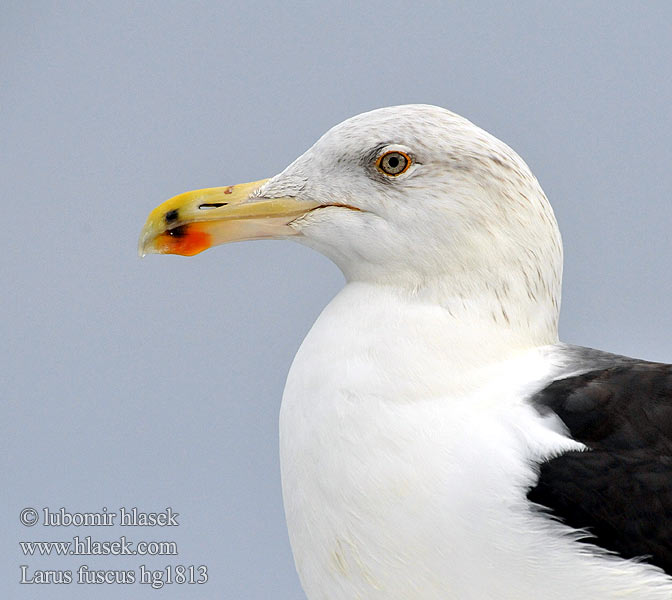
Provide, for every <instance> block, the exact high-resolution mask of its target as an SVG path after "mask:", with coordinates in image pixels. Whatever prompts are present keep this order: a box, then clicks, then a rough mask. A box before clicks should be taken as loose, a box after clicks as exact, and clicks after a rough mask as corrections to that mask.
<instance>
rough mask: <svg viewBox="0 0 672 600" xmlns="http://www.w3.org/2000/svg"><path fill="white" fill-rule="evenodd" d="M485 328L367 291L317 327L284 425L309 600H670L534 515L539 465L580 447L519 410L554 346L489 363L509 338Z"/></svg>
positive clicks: (289, 393) (290, 385)
mask: <svg viewBox="0 0 672 600" xmlns="http://www.w3.org/2000/svg"><path fill="white" fill-rule="evenodd" d="M465 326H466V327H468V330H465ZM485 331H488V332H489V335H488V337H486V336H485V334H484V333H483V332H485ZM483 332H482V331H481V329H480V328H479V325H478V324H477V323H471V324H468V325H466V324H464V323H460V322H459V321H456V319H455V318H454V317H453V316H451V315H450V314H448V313H447V312H446V311H444V310H443V309H441V308H440V307H438V306H430V305H425V304H422V303H420V302H408V300H402V299H401V298H399V297H398V296H396V295H395V294H393V293H392V292H390V291H385V290H382V289H380V288H376V287H374V286H365V285H362V284H349V285H348V286H346V288H345V289H344V290H343V291H342V292H341V293H340V294H339V295H338V296H337V298H335V299H334V301H332V303H331V304H330V305H329V306H328V307H327V308H326V309H325V311H324V312H323V314H322V315H321V316H320V318H319V319H318V321H317V322H316V323H315V325H314V326H313V329H312V330H311V332H310V333H309V335H308V336H307V338H306V340H305V341H304V343H303V345H302V346H301V348H300V350H299V352H298V354H297V356H296V358H295V361H294V364H293V366H292V369H291V371H290V374H289V377H288V380H287V385H286V388H285V393H284V397H283V404H282V409H281V415H280V453H281V467H282V480H283V495H284V502H285V510H286V515H287V523H288V527H289V535H290V540H291V544H292V550H293V552H294V558H295V561H296V566H297V570H298V572H299V576H300V578H301V582H302V585H303V587H304V590H305V591H306V594H307V595H308V598H309V599H310V600H321V599H327V598H328V599H333V600H341V599H343V600H346V599H347V600H351V599H353V598H362V599H368V598H371V599H374V598H376V599H377V598H380V599H383V598H384V599H386V600H394V599H400V600H401V599H403V600H409V599H411V598H412V599H416V600H424V599H442V600H445V599H449V598H455V599H459V600H468V599H471V598H473V599H474V600H483V599H488V598H497V599H504V598H510V599H512V600H513V599H515V600H525V599H527V598H529V599H534V600H537V599H539V598H545V599H551V598H558V599H560V598H563V599H566V598H585V599H588V598H590V599H601V598H604V599H606V598H617V597H618V598H620V597H624V596H623V594H624V593H626V597H628V598H647V599H655V598H658V597H659V598H663V597H664V598H669V597H671V596H670V590H669V588H668V589H667V590H665V589H663V588H662V587H660V588H656V590H657V591H656V590H654V588H651V587H650V586H649V582H651V581H653V582H655V581H656V580H657V579H661V581H662V578H660V577H659V576H658V574H657V572H656V571H654V570H653V569H650V568H648V567H645V566H641V565H636V564H631V563H625V565H624V566H623V563H622V561H621V563H620V568H616V566H615V564H614V563H613V561H612V560H610V559H609V558H607V557H605V556H599V555H591V554H589V553H587V552H586V547H585V545H579V544H578V542H576V541H574V540H573V538H572V537H571V535H568V533H571V532H569V531H568V529H567V528H565V527H564V526H561V525H559V524H557V523H554V522H553V521H551V520H550V519H548V518H547V517H545V516H543V515H541V514H539V513H537V512H536V511H534V510H532V509H531V508H530V505H529V503H528V502H527V500H526V498H525V492H526V489H527V488H528V487H529V486H530V485H531V484H533V482H534V480H535V478H536V472H535V467H534V464H535V461H538V460H539V459H541V458H543V457H545V456H548V455H550V454H552V453H554V452H558V451H561V450H564V449H571V448H574V449H575V448H580V447H581V446H580V445H579V444H577V443H575V442H573V441H571V440H569V439H567V438H566V437H565V436H564V435H563V434H562V431H561V427H559V426H558V424H557V423H556V422H547V421H545V420H544V419H543V418H542V417H540V416H539V415H538V414H537V413H536V412H535V411H534V410H533V409H532V408H530V407H528V406H526V405H525V403H524V400H523V399H524V397H525V396H526V395H528V394H529V393H530V392H532V391H533V390H534V389H535V386H536V388H538V387H541V386H542V385H543V383H544V381H547V380H548V379H549V378H550V371H551V369H550V367H549V361H548V349H531V350H523V349H516V348H515V343H514V344H513V351H512V353H511V355H510V356H509V355H507V356H505V357H504V358H503V359H502V360H496V357H497V355H498V354H500V355H502V354H503V353H502V350H501V348H504V347H505V346H506V347H511V344H509V345H508V346H507V344H506V343H505V341H504V340H499V341H498V340H497V339H496V336H493V335H492V326H491V324H488V326H487V327H485V326H484V328H483ZM509 342H510V340H509ZM500 343H501V348H499V344H500ZM476 357H477V358H478V360H473V359H472V358H476ZM488 357H490V359H488ZM477 364H478V365H479V366H478V367H474V365H477ZM633 582H638V585H639V584H641V586H643V587H641V588H640V589H639V591H638V590H637V589H634V590H633V589H632V584H633ZM656 594H659V595H656ZM663 594H664V595H663Z"/></svg>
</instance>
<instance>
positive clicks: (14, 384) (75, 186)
mask: <svg viewBox="0 0 672 600" xmlns="http://www.w3.org/2000/svg"><path fill="white" fill-rule="evenodd" d="M671 22H672V4H671V3H669V2H649V3H643V4H639V3H638V4H634V3H629V2H615V1H612V0H609V1H603V2H592V3H585V2H569V3H566V4H564V5H563V6H559V5H558V4H557V3H536V2H523V3H517V5H516V6H515V8H504V7H503V3H497V2H493V3H490V2H480V3H472V2H468V3H467V2H464V3H453V2H443V3H439V2H435V3H431V2H428V3H422V4H420V3H409V2H402V1H397V0H388V1H386V2H365V3H364V2H362V3H353V2H347V1H346V2H316V3H313V2H310V3H309V2H306V3H301V2H296V3H292V4H290V3H274V2H259V3H257V2H239V3H233V2H206V1H204V2H189V3H175V2H158V1H156V2H143V3H133V2H126V1H123V0H122V1H119V0H117V1H115V2H106V3H102V2H101V3H90V2H68V3H60V2H38V1H36V2H18V1H9V2H7V1H5V2H3V4H2V8H1V9H0V49H1V50H0V74H1V76H2V77H1V82H2V83H1V85H0V139H1V140H2V143H1V144H0V152H1V153H2V156H1V158H0V181H2V187H1V189H2V208H3V212H4V227H3V234H2V236H1V238H0V245H1V253H0V256H2V258H1V259H0V269H1V271H0V273H1V275H2V282H3V292H2V294H1V295H0V303H1V305H0V310H1V314H2V320H1V322H0V335H1V339H2V369H1V371H0V390H1V391H0V394H1V400H2V404H1V406H2V419H0V423H1V424H0V439H1V440H2V446H1V452H0V461H1V463H0V464H1V465H2V467H1V468H2V481H3V482H4V483H3V486H2V493H1V494H0V497H1V498H2V500H1V504H0V508H1V509H2V510H1V513H0V514H1V515H2V518H1V519H0V540H1V544H0V565H1V566H2V571H1V572H0V590H1V592H2V593H0V596H2V597H3V598H17V599H23V598H31V599H34V598H49V599H50V600H51V599H55V600H58V599H60V598H87V599H88V598H95V599H97V598H106V599H107V598H141V599H143V598H157V597H159V596H160V597H162V598H181V599H184V598H206V599H209V598H213V599H214V598H223V599H239V598H259V599H262V598H263V599H266V598H278V599H295V598H298V599H300V598H303V594H302V592H301V589H300V586H299V582H298V579H297V577H296V575H295V572H294V566H293V561H292V557H291V552H290V548H289V543H288V539H287V534H286V531H285V523H284V515H283V510H282V498H281V492H280V477H279V466H278V451H277V417H278V410H279V405H280V398H281V392H282V388H283V385H284V380H285V375H286V373H287V370H288V368H289V365H290V363H291V360H292V358H293V356H294V354H295V352H296V350H297V348H298V346H299V344H300V343H301V340H302V339H303V336H304V335H305V334H306V332H307V331H308V329H309V328H310V326H311V324H312V322H313V321H314V319H315V318H316V316H317V315H318V314H319V312H320V311H321V309H322V308H323V307H324V306H325V305H326V303H327V302H328V301H329V299H330V298H331V297H332V296H333V295H334V294H335V293H336V292H337V291H338V289H339V288H340V287H341V285H342V277H341V275H340V273H339V272H338V270H337V269H336V267H334V266H333V265H332V264H331V263H329V262H328V261H327V260H326V259H325V258H323V257H322V256H320V255H317V254H315V253H313V252H311V251H310V250H308V249H306V248H303V247H301V246H298V245H294V244H292V243H290V242H255V243H244V244H233V245H230V246H224V247H219V248H216V249H214V250H211V251H208V252H206V253H204V254H202V255H200V256H197V257H195V258H191V259H184V258H181V257H172V256H168V257H157V256H150V257H148V258H146V259H145V260H142V261H141V260H139V259H138V258H137V256H136V244H137V236H138V233H139V231H140V228H141V226H142V224H143V223H144V220H145V218H146V216H147V213H148V212H149V210H150V209H152V208H153V207H154V206H155V205H157V204H158V203H159V202H161V201H163V200H164V199H166V198H168V197H170V196H172V195H174V194H176V193H178V192H182V191H186V190H189V189H193V188H197V187H208V186H216V185H225V184H232V183H238V182H244V181H251V180H255V179H260V178H263V177H267V176H271V175H273V174H275V173H277V172H278V171H280V170H281V169H282V168H284V167H285V166H286V165H287V164H288V163H289V162H290V161H292V160H293V159H294V158H295V157H296V156H298V155H299V154H300V153H302V152H303V151H304V150H306V149H307V148H308V147H309V146H310V145H311V144H312V143H313V142H314V141H315V140H316V139H317V138H318V137H319V136H320V135H321V134H322V133H323V132H324V131H326V130H327V129H328V128H329V127H331V126H332V125H334V124H336V123H338V122H340V121H341V120H343V119H345V118H347V117H349V116H351V115H353V114H356V113H359V112H362V111H365V110H369V109H372V108H376V107H380V106H386V105H391V104H400V103H407V102H423V103H432V104H438V105H441V106H445V107H447V108H450V109H452V110H454V111H456V112H458V113H460V114H463V115H464V116H466V117H468V118H469V119H471V120H472V121H474V122H475V123H477V124H478V125H480V126H482V127H484V128H485V129H487V130H488V131H490V132H492V133H493V134H495V135H497V136H498V137H500V138H501V139H503V140H504V141H506V142H507V143H508V144H510V145H511V146H512V147H513V148H514V149H516V150H517V151H518V152H519V153H520V154H521V155H522V156H523V158H524V159H525V160H526V161H527V162H528V164H529V165H530V166H531V168H532V170H533V171H534V173H535V174H536V175H537V177H538V178H539V180H540V181H541V183H542V186H543V187H544V189H545V191H546V193H547V195H548V196H549V198H550V200H551V202H552V204H553V206H554V208H555V211H556V215H557V217H558V220H559V222H560V226H561V229H562V232H563V236H564V243H565V253H566V262H565V278H564V298H563V311H562V321H561V334H562V338H563V339H564V340H565V341H568V342H572V343H578V344H583V345H589V346H593V347H598V348H603V349H607V350H611V351H615V352H620V353H625V354H629V355H634V356H640V357H644V358H648V359H655V360H661V361H668V362H672V343H671V342H670V331H671V330H672V314H671V312H670V309H669V303H670V301H669V298H670V295H671V292H672V272H671V269H670V264H671V263H670V257H671V256H672V239H671V236H670V223H672V203H671V202H670V200H671V199H672V194H671V193H670V192H671V190H672V169H671V168H670V165H672V143H671V142H670V140H671V139H672V117H671V112H670V105H671V99H672V77H671V73H670V65H671V64H672V30H671V29H670V23H671ZM45 506H47V507H50V508H51V509H53V510H58V509H59V508H60V507H62V506H63V507H66V508H67V509H68V510H70V511H73V512H74V511H100V510H101V508H102V507H103V506H106V507H108V508H109V510H110V511H116V510H117V509H118V508H119V507H120V506H125V507H128V508H131V507H133V506H137V507H138V508H139V509H141V510H145V511H160V510H163V509H164V508H165V507H167V506H170V507H172V508H173V509H174V510H175V511H177V512H179V513H180V517H179V522H180V525H179V527H177V528H173V529H170V528H165V529H161V530H158V528H144V529H142V528H135V529H133V528H118V527H115V528H79V529H75V528H72V527H70V528H47V527H42V526H41V525H37V526H35V527H33V528H26V527H23V526H21V525H20V524H19V520H18V516H19V512H20V510H21V509H22V508H24V507H35V508H37V509H39V510H41V509H42V508H43V507H45ZM74 535H79V536H80V537H85V536H86V535H91V536H92V537H93V538H94V539H99V540H106V539H115V538H118V537H119V536H120V535H126V536H127V538H128V539H130V540H133V541H135V542H137V541H140V540H148V541H151V540H174V541H176V542H177V544H178V549H179V556H165V557H129V558H124V557H117V556H108V557H100V558H98V557H66V558H60V559H59V558H57V557H23V556H22V554H21V552H20V549H19V544H18V542H19V541H20V540H68V539H71V538H72V537H73V536H74ZM20 564H28V565H29V566H30V569H31V571H33V570H34V569H72V570H73V571H74V570H76V569H77V567H78V566H79V565H80V564H87V565H89V566H90V567H91V568H92V569H94V568H96V569H118V570H119V569H136V570H137V569H138V567H139V565H141V564H145V565H147V566H148V567H150V568H152V569H155V568H162V567H165V566H166V565H177V564H183V565H191V564H194V565H201V564H205V565H208V567H209V576H210V580H209V582H208V583H207V584H205V585H200V586H196V585H191V586H188V585H176V584H173V585H168V586H166V587H165V588H164V589H162V590H152V589H150V588H149V586H147V585H140V584H138V583H136V584H134V585H129V586H121V585H97V586H94V585H86V586H84V585H77V584H76V583H73V584H70V585H60V586H59V585H45V586H38V585H19V584H18V580H19V565H20Z"/></svg>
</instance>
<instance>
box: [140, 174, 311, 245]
mask: <svg viewBox="0 0 672 600" xmlns="http://www.w3.org/2000/svg"><path fill="white" fill-rule="evenodd" d="M266 181H268V180H267V179H262V180H260V181H253V182H251V183H240V184H238V185H231V186H229V187H219V188H206V189H203V190H195V191H193V192H186V193H184V194H180V195H179V196H175V197H173V198H171V199H170V200H167V201H166V202H164V203H163V204H161V205H159V206H157V207H156V208H155V209H154V210H153V211H152V212H151V213H149V217H148V218H147V222H146V223H145V226H144V227H143V228H142V232H141V233H140V242H139V244H138V253H139V254H140V256H144V255H145V254H181V255H182V256H193V255H194V254H198V253H199V252H203V250H207V249H208V248H210V247H212V246H217V245H219V244H225V243H227V242H237V241H242V240H257V239H264V238H285V237H288V236H292V235H296V232H295V231H294V230H293V229H292V228H291V227H289V223H291V222H292V221H294V220H295V219H297V218H299V217H301V216H302V215H305V214H306V213H307V212H309V211H311V210H312V209H314V208H317V206H318V204H316V203H312V202H307V201H305V200H301V201H300V200H297V199H296V198H294V197H291V196H285V197H281V198H270V199H269V198H262V197H259V198H257V197H255V194H254V192H256V191H257V190H258V189H259V188H260V187H261V186H262V185H263V184H264V183H265V182H266Z"/></svg>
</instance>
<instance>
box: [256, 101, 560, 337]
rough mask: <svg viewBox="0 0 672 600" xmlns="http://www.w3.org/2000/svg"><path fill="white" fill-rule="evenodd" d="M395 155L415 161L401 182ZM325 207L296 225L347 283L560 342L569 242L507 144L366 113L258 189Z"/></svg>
mask: <svg viewBox="0 0 672 600" xmlns="http://www.w3.org/2000/svg"><path fill="white" fill-rule="evenodd" d="M389 150H402V151H403V152H405V153H407V154H408V155H409V156H410V157H411V158H412V160H413V163H412V166H411V167H410V168H409V169H408V171H406V172H405V173H404V174H402V175H400V176H398V177H388V176H385V175H384V174H382V173H381V172H380V171H379V170H378V169H377V168H376V166H375V162H376V158H377V157H378V156H380V155H381V154H382V153H384V152H386V151H389ZM287 194H291V195H294V196H296V197H297V198H299V199H301V198H304V199H306V200H310V201H315V202H319V203H321V204H323V205H325V204H343V205H347V206H349V207H354V208H357V209H359V210H358V211H354V210H351V209H349V208H345V207H338V206H327V207H324V208H321V209H318V210H315V211H312V212H310V213H308V214H307V215H306V216H305V217H303V218H301V219H298V220H297V221H295V222H294V223H293V224H292V226H293V227H294V229H295V230H296V231H297V232H299V233H300V235H299V236H296V237H295V238H294V239H295V240H297V241H300V242H302V243H304V244H306V245H308V246H311V247H312V248H315V249H316V250H318V251H320V252H322V253H323V254H325V255H326V256H328V257H329V258H331V259H332V260H333V261H334V262H335V263H336V264H337V265H338V266H339V267H340V269H341V270H342V271H343V273H344V275H345V277H346V279H347V280H348V281H366V282H372V283H377V284H386V285H390V286H395V287H398V288H399V289H400V290H401V291H402V292H405V293H410V294H415V295H418V296H422V297H425V298H427V299H431V301H436V302H439V303H440V304H442V305H443V306H444V307H445V308H446V309H448V310H449V311H451V312H455V313H459V312H460V311H461V309H462V308H463V307H464V306H465V304H468V305H469V310H470V311H471V312H472V313H473V311H475V310H477V311H480V313H481V314H480V316H481V317H482V318H487V319H489V320H491V321H494V322H495V323H497V324H498V325H501V326H503V327H511V328H512V329H515V330H517V331H518V332H519V333H520V332H523V331H524V332H525V334H526V337H528V336H529V340H530V341H533V343H534V344H536V345H542V344H549V343H554V342H555V341H557V319H558V311H559V304H560V286H561V276H562V245H561V240H560V234H559V231H558V228H557V224H556V221H555V217H554V215H553V211H552V209H551V207H550V205H549V203H548V201H547V199H546V196H545V195H544V192H543V191H542V189H541V187H540V186H539V183H538V182H537V180H536V178H535V177H534V176H533V175H532V173H531V172H530V170H529V168H528V167H527V165H526V164H525V163H524V162H523V160H522V159H521V158H520V157H519V156H518V155H517V154H516V153H515V152H514V151H513V150H512V149H511V148H509V147H508V146H507V145H506V144H504V143H502V142H501V141H499V140H498V139H497V138H495V137H493V136H492V135H490V134H488V133H487V132H485V131H483V130H482V129H480V128H478V127H476V126H475V125H474V124H472V123H471V122H469V121H468V120H466V119H464V118H462V117H460V116H458V115H456V114H454V113H452V112H450V111H448V110H445V109H442V108H438V107H435V106H428V105H406V106H394V107H388V108H382V109H379V110H374V111H371V112H368V113H363V114H360V115H357V116H355V117H353V118H351V119H348V120H346V121H344V122H343V123H340V124H339V125H337V126H335V127H334V128H332V129H331V130H330V131H328V132H327V133H326V134H325V135H324V136H322V138H321V139H320V140H318V141H317V142H316V143H315V145H314V146H313V147H312V148H310V149H309V150H308V151H307V152H306V153H305V154H303V155H302V156H301V157H299V158H298V159H297V160H296V161H294V162H293V163H292V164H291V165H290V166H289V167H287V169H285V170H284V171H283V172H282V173H280V174H279V175H277V176H276V177H274V178H273V179H271V180H270V181H269V182H268V183H267V184H266V186H264V187H263V188H262V189H261V190H260V195H262V196H266V197H275V196H283V195H287Z"/></svg>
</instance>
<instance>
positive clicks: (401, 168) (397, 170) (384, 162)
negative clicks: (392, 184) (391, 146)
mask: <svg viewBox="0 0 672 600" xmlns="http://www.w3.org/2000/svg"><path fill="white" fill-rule="evenodd" d="M410 166H411V157H410V156H409V155H408V154H406V153H404V152H399V150H392V151H391V152H386V153H385V154H383V155H382V156H380V157H379V158H378V160H376V167H378V170H379V171H380V172H382V173H385V175H390V176H391V177H396V176H397V175H401V174H402V173H405V172H406V171H407V170H408V167H410Z"/></svg>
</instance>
